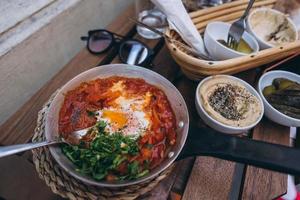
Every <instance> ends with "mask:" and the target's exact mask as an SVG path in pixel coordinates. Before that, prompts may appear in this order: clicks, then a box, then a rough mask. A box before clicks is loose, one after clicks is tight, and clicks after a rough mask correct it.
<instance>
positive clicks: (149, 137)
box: [59, 76, 176, 181]
mask: <svg viewBox="0 0 300 200" xmlns="http://www.w3.org/2000/svg"><path fill="white" fill-rule="evenodd" d="M87 127H91V130H90V131H89V132H88V134H87V135H86V136H84V137H83V138H82V142H81V143H80V144H76V145H64V146H63V147H62V150H63V152H64V153H65V155H66V156H67V157H68V158H69V159H70V160H71V161H72V162H73V163H74V164H75V165H77V167H78V169H79V171H81V172H82V173H85V174H88V175H90V176H92V177H93V178H94V179H96V180H102V179H106V180H107V181H116V180H124V179H135V178H139V177H141V176H144V175H146V174H147V173H148V172H149V170H151V169H152V168H154V167H155V166H157V165H158V164H159V163H160V162H161V161H162V160H163V159H164V157H165V154H166V151H167V149H168V148H169V147H170V146H173V145H174V144H175V143H176V133H175V128H176V119H175V115H174V112H173V110H172V108H171V105H170V103H169V101H168V98H167V96H166V95H165V94H164V92H163V91H162V90H161V89H159V88H158V87H156V86H154V85H151V84H149V83H147V82H145V81H144V80H143V79H139V78H126V77H119V76H112V77H108V78H101V79H100V78H99V79H96V80H92V81H90V82H84V83H82V84H81V85H79V86H78V87H77V88H75V89H73V90H71V91H69V92H67V93H66V94H65V99H64V102H63V105H62V107H61V110H60V113H59V132H60V135H61V136H62V137H63V138H66V139H67V138H68V135H69V134H70V133H71V132H73V131H75V130H80V129H84V128H87Z"/></svg>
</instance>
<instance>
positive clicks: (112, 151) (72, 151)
mask: <svg viewBox="0 0 300 200" xmlns="http://www.w3.org/2000/svg"><path fill="white" fill-rule="evenodd" d="M105 127H106V123H105V122H103V121H100V122H97V123H96V125H95V126H94V127H93V128H92V130H91V131H92V132H93V131H96V133H97V134H96V137H95V138H94V139H93V140H92V141H91V142H90V143H89V145H86V144H85V143H83V142H82V143H80V144H79V145H78V146H75V145H73V146H71V145H68V144H63V145H62V152H63V153H64V154H65V155H66V156H67V157H68V158H69V159H70V160H71V161H72V162H73V163H74V164H75V165H76V166H77V167H78V169H77V171H79V172H80V173H83V174H87V175H90V176H92V177H93V178H94V179H95V180H102V179H104V178H105V177H106V176H107V175H108V174H109V173H113V174H117V175H118V167H119V166H120V164H122V163H123V162H127V163H126V164H128V167H127V174H125V175H124V174H122V175H121V174H120V173H119V174H120V175H119V176H117V178H118V179H119V180H123V179H135V178H138V177H141V176H143V175H145V174H147V170H145V169H140V166H139V163H138V162H137V161H133V162H129V161H128V156H135V155H137V154H138V153H139V147H138V143H137V140H135V139H134V138H133V137H131V136H125V135H123V134H122V133H120V132H116V133H113V134H108V133H106V132H105V131H104V130H105ZM87 146H88V147H87Z"/></svg>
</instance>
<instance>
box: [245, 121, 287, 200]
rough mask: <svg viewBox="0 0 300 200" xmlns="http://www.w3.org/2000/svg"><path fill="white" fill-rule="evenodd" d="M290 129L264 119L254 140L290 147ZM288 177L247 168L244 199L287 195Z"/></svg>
mask: <svg viewBox="0 0 300 200" xmlns="http://www.w3.org/2000/svg"><path fill="white" fill-rule="evenodd" d="M289 132H290V129H289V127H284V126H281V125H278V124H275V123H272V122H270V121H269V120H267V119H264V120H263V121H262V123H260V124H259V125H258V126H257V127H256V128H255V129H254V131H253V139H256V140H262V141H267V142H270V143H277V144H282V145H286V146H289V144H290V138H289ZM286 188H287V175H286V174H282V173H278V172H273V171H269V170H265V169H261V168H256V167H253V166H248V167H247V172H246V177H245V182H244V189H243V193H242V199H274V198H276V197H278V196H279V195H282V194H284V193H286Z"/></svg>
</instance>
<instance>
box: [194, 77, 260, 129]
mask: <svg viewBox="0 0 300 200" xmlns="http://www.w3.org/2000/svg"><path fill="white" fill-rule="evenodd" d="M195 103H196V108H197V112H198V114H199V115H200V117H201V118H202V120H203V121H204V122H205V123H206V124H207V125H208V126H210V127H211V128H213V129H215V130H217V131H220V132H223V133H229V134H238V133H243V132H246V131H247V130H249V129H251V128H253V127H254V126H255V125H256V124H257V123H258V122H259V121H260V120H261V119H262V116H263V113H264V105H263V102H262V99H261V97H260V96H259V94H258V93H257V92H256V90H255V89H254V88H253V87H252V86H251V85H249V84H248V83H246V82H245V81H243V80H241V79H239V78H236V77H233V76H229V75H216V76H210V77H207V78H205V79H203V80H202V81H201V82H200V83H199V85H198V87H197V90H196V100H195Z"/></svg>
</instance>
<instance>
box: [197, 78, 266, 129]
mask: <svg viewBox="0 0 300 200" xmlns="http://www.w3.org/2000/svg"><path fill="white" fill-rule="evenodd" d="M222 76H223V77H226V78H230V79H233V80H235V81H237V82H239V83H241V84H242V85H243V86H245V88H246V89H247V90H248V91H249V92H250V93H251V94H253V95H254V96H255V97H257V98H258V100H259V102H260V104H261V107H262V112H261V115H260V117H259V118H258V119H257V120H256V121H255V122H254V123H253V124H251V125H249V126H245V127H236V126H230V125H226V124H223V123H221V122H219V121H217V120H215V119H214V118H213V117H211V116H210V115H209V114H208V113H207V112H206V111H205V109H204V108H203V106H202V100H201V97H200V88H201V86H202V85H203V83H204V82H205V81H207V80H209V79H211V78H213V77H222ZM195 104H196V109H197V112H198V114H199V115H200V117H201V119H202V120H203V121H204V122H205V123H206V124H207V125H208V126H210V127H211V128H213V129H215V130H217V131H219V132H222V133H229V134H238V133H244V132H246V131H247V130H249V129H251V128H253V127H254V126H256V125H257V124H258V122H259V121H260V120H261V119H262V117H263V113H264V106H263V102H262V99H261V98H260V96H259V94H258V93H257V92H256V90H255V89H254V88H253V87H252V86H251V85H249V84H248V83H247V82H245V81H243V80H241V79H239V78H236V77H234V76H229V75H216V76H209V77H207V78H205V79H203V80H202V81H201V82H200V83H199V85H198V87H197V89H196V99H195Z"/></svg>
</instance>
